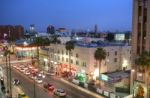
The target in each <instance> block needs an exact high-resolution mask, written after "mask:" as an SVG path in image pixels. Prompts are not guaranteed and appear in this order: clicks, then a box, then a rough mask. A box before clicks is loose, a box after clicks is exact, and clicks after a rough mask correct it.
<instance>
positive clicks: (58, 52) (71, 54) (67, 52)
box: [55, 50, 79, 58]
mask: <svg viewBox="0 0 150 98" xmlns="http://www.w3.org/2000/svg"><path fill="white" fill-rule="evenodd" d="M55 53H57V54H60V53H61V54H62V55H64V54H66V55H69V51H66V52H65V53H64V51H63V50H62V51H61V52H60V51H59V50H58V51H57V52H56V51H55ZM70 56H73V53H72V52H70ZM78 57H79V55H78V53H76V58H78Z"/></svg>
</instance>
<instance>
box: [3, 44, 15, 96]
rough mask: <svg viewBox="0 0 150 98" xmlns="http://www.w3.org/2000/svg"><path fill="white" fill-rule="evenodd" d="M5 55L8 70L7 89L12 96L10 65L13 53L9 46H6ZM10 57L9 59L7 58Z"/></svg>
mask: <svg viewBox="0 0 150 98" xmlns="http://www.w3.org/2000/svg"><path fill="white" fill-rule="evenodd" d="M4 50H5V52H4V56H5V57H6V71H7V73H6V74H7V91H9V93H10V97H12V86H11V80H12V77H11V76H12V75H11V65H10V55H11V54H13V52H11V51H10V50H8V47H7V46H6V47H4ZM7 57H8V59H7Z"/></svg>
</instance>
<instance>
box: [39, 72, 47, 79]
mask: <svg viewBox="0 0 150 98" xmlns="http://www.w3.org/2000/svg"><path fill="white" fill-rule="evenodd" d="M38 76H39V77H41V78H45V77H46V76H45V74H44V73H39V74H38Z"/></svg>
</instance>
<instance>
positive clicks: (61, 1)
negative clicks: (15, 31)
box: [0, 0, 132, 31]
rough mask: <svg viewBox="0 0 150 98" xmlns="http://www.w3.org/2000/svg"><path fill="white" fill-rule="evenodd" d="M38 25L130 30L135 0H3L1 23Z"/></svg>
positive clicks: (42, 27) (0, 5)
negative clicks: (133, 0)
mask: <svg viewBox="0 0 150 98" xmlns="http://www.w3.org/2000/svg"><path fill="white" fill-rule="evenodd" d="M6 24H12V25H18V24H20V25H23V26H24V27H25V28H26V29H28V28H29V25H30V24H35V27H36V30H38V31H46V28H47V26H48V25H49V24H52V25H54V26H55V27H56V28H58V27H65V28H67V29H70V30H71V29H78V30H79V29H82V30H87V29H89V30H93V28H94V25H95V24H97V25H98V29H99V30H101V31H107V30H110V31H115V30H119V31H126V30H131V24H132V0H0V25H6Z"/></svg>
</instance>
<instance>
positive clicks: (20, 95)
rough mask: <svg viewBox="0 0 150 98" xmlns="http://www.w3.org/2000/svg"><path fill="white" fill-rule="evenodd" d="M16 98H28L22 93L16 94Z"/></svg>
mask: <svg viewBox="0 0 150 98" xmlns="http://www.w3.org/2000/svg"><path fill="white" fill-rule="evenodd" d="M18 98H28V96H27V95H26V94H24V93H20V94H18Z"/></svg>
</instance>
